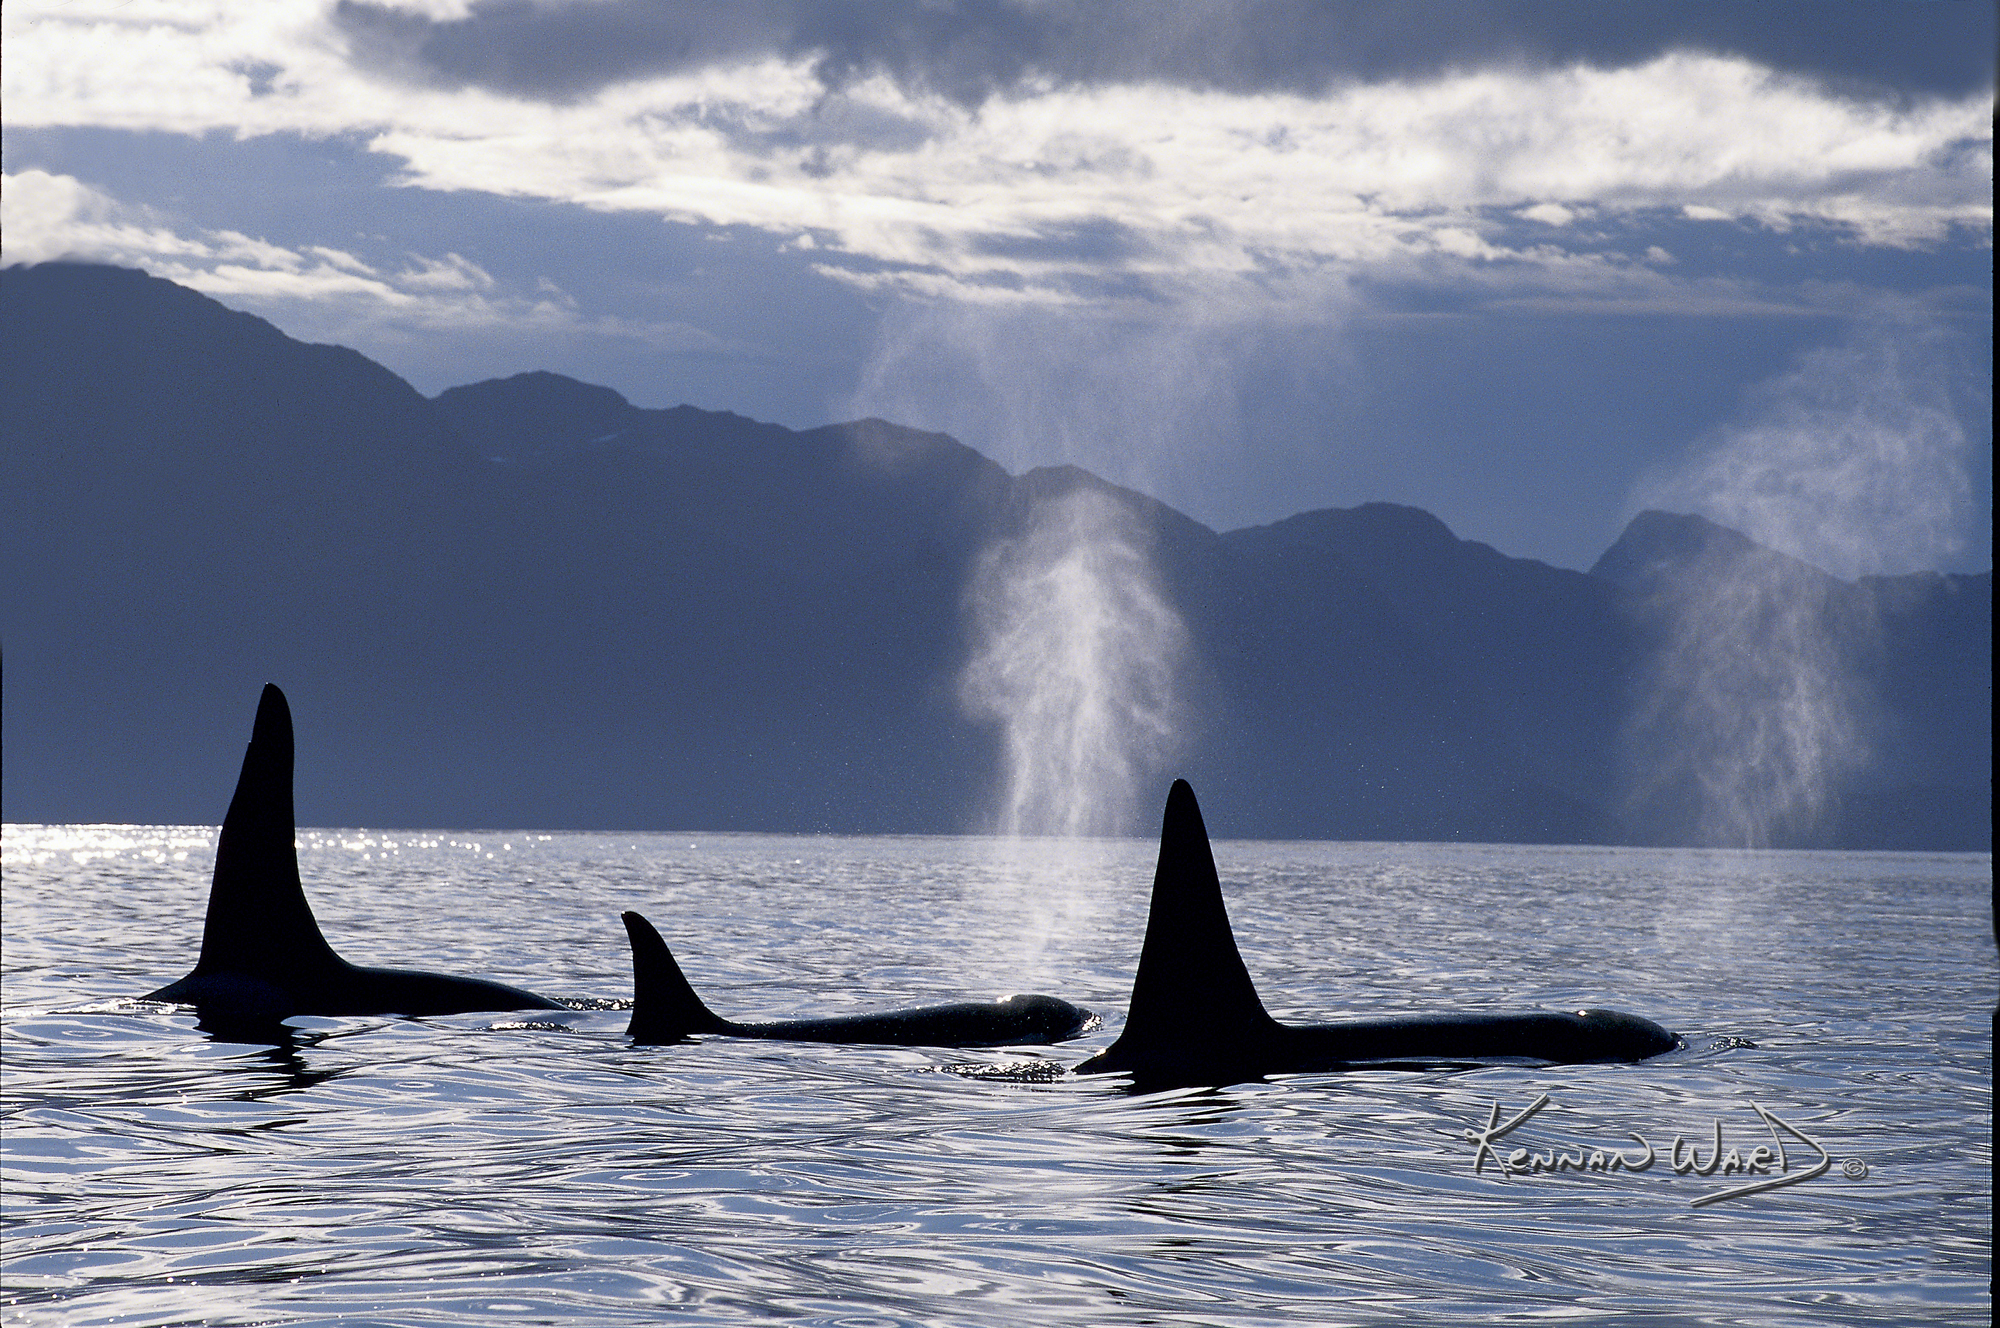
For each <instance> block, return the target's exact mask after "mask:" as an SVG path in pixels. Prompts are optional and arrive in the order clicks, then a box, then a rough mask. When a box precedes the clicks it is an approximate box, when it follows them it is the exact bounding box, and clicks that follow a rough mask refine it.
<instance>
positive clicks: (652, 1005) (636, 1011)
mask: <svg viewBox="0 0 2000 1328" xmlns="http://www.w3.org/2000/svg"><path fill="white" fill-rule="evenodd" d="M621 916H623V918H624V919H625V932H626V934H627V935H628V936H630V937H631V938H632V1023H631V1025H630V1026H629V1027H628V1028H627V1029H626V1030H625V1031H626V1032H627V1033H628V1034H629V1035H630V1036H631V1038H632V1041H633V1042H634V1043H635V1044H637V1045H640V1046H662V1045H665V1044H667V1043H672V1042H681V1041H685V1040H686V1039H687V1038H688V1037H690V1036H692V1035H694V1034H697V1033H714V1034H721V1035H722V1036H725V1037H741V1038H770V1039H774V1040H777V1041H782V1042H870V1043H876V1044H878V1045H882V1046H892V1047H1011V1046H1026V1045H1029V1044H1038V1043H1049V1042H1061V1041H1064V1040H1066V1039H1068V1038H1073V1037H1075V1036H1076V1035H1077V1034H1079V1033H1081V1032H1083V1031H1084V1030H1085V1029H1087V1028H1089V1027H1091V1026H1092V1025H1093V1024H1094V1023H1095V1022H1096V1021H1095V1018H1094V1016H1092V1015H1091V1013H1090V1012H1089V1011H1088V1010H1079V1009H1078V1008H1077V1007H1075V1006H1074V1005H1071V1004H1070V1003H1069V1002H1068V1001H1062V1000H1057V999H1056V998H1055V997H1053V996H1009V997H1008V998H1007V999H1006V1000H1004V1001H959V1002H956V1003H954V1004H950V1005H926V1006H921V1007H919V1008H917V1009H913V1010H890V1011H887V1012H886V1013H883V1014H850V1015H839V1016H836V1017H833V1018H828V1019H779V1020H772V1021H769V1022H762V1021H760V1022H758V1023H753V1024H739V1023H736V1022H735V1021H734V1020H730V1019H724V1018H722V1017H721V1016H720V1015H718V1014H716V1013H714V1012H713V1011H711V1010H710V1009H709V1008H708V1007H707V1006H706V1005H704V1004H702V999H701V997H699V996H697V995H695V991H694V988H693V987H692V986H690V985H689V984H688V980H687V977H686V976H685V975H684V974H683V973H682V972H681V966H680V965H679V964H678V963H676V962H675V961H674V953H673V951H672V950H669V949H668V948H667V943H666V942H665V941H664V940H662V939H661V938H660V933H659V932H658V931H657V930H655V929H654V927H653V924H652V923H650V922H648V921H646V919H645V918H644V917H643V916H641V915H640V914H638V913H625V914H622V915H621Z"/></svg>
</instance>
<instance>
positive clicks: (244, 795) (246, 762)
mask: <svg viewBox="0 0 2000 1328" xmlns="http://www.w3.org/2000/svg"><path fill="white" fill-rule="evenodd" d="M296 833H297V831H296V827H295V826H294V824H293V821H292V711H291V707H290V706H288V705H286V704H285V694H284V693H283V692H281V691H279V690H278V689H277V687H275V686H273V685H272V684H270V683H266V684H265V685H264V695H263V697H262V698H261V699H260V700H259V701H258V703H257V724H256V727H255V728H254V729H252V730H251V733H250V747H249V750H248V751H246V752H244V754H243V772H242V774H241V775H239V776H238V777H237V780H236V796H234V797H233V798H231V799H230V800H229V813H228V815H226V816H225V817H223V820H222V835H221V838H220V839H219V840H218V841H217V843H216V846H215V878H214V882H213V884H211V885H210V887H209V891H208V920H207V922H206V923H205V924H204V925H203V927H202V933H201V960H200V962H199V963H197V964H196V965H195V968H194V972H193V973H191V974H189V976H190V977H201V976H204V975H207V974H212V973H247V974H252V975H256V976H260V977H271V978H277V979H282V980H285V981H287V982H291V983H295V982H296V980H297V979H299V978H301V977H310V976H312V975H314V974H317V973H322V972H324V971H326V970H327V969H328V968H332V967H338V966H340V965H341V959H340V957H339V956H338V955H336V954H335V953H334V952H333V947H331V946H329V945H328V944H327V943H326V938H325V937H324V936H321V935H320V931H319V924H318V923H317V922H316V921H314V920H313V914H312V908H311V906H310V905H308V904H307V903H306V892H305V888H304V887H303V886H302V885H301V884H300V883H299V855H298V850H297V848H296V847H295V845H294V842H293V841H294V837H295V835H296Z"/></svg>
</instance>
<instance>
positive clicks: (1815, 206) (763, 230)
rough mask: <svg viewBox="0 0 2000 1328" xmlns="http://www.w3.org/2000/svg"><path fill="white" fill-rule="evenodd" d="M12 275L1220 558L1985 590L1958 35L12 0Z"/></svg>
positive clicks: (1789, 19)
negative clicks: (1362, 552) (1210, 548)
mask: <svg viewBox="0 0 2000 1328" xmlns="http://www.w3.org/2000/svg"><path fill="white" fill-rule="evenodd" d="M5 25H6V27H5V42H6V51H7V59H6V62H5V71H4V76H5V87H4V96H5V105H6V129H5V133H6V137H5V148H6V170H7V178H6V191H5V207H6V214H5V227H6V230H5V246H6V247H5V257H6V261H8V262H10V263H13V262H25V261H38V260H44V259H51V258H57V257H65V256H67V257H80V258H87V259H92V260H98V261H108V262H115V263H120V264H125V265H129V266H135V267H141V268H144V269H146V270H147V271H149V272H152V273H154V274H156V275H159V276H163V277H168V278H170V279H172V280H175V281H178V282H182V283H184V284H187V285H190V286H193V287H195V288H197V289H199V290H202V291H204V292H206V293H208V294H210V295H213V296H215V297H216V298H218V299H220V300H222V301H223V302H225V303H227V304H230V305H232V306H234V307H237V308H242V309H246V310H249V311H251V312H255V313H258V314H260V315H262V316H265V317H267V318H270V319H271V320H272V321H274V322H275V323H277V324H278V325H279V326H280V327H282V328H283V329H285V330H286V331H287V332H289V333H291V334H293V335H294V336H299V337H303V338H306V339H309V340H321V341H337V342H340V343H342V344H346V345H351V346H354V347H355V348H357V349H359V350H361V351H362V352H364V353H365V354H367V355H369V356H371V357H373V358H375V359H377V360H380V361H381V362H382V363H384V364H386V365H388V366H389V367H390V368H392V369H394V370H395V371H396V372H398V373H400V374H402V375H404V376H405V377H407V378H408V379H409V380H410V381H411V382H413V383H415V384H416V385H417V386H418V387H419V388H420V389H422V390H423V391H425V392H426V393H435V392H438V391H440V390H442V389H444V388H446V387H448V386H452V385H456V384H460V383H466V382H471V381H475V380H478V379H483V378H489V377H496V376H503V375H507V374H512V373H516V372H520V371H522V370H525V369H530V368H545V369H552V370H555V371H558V372H562V373H566V374H569V375H572V376H574V377H576V378H580V379H583V380H585V381H588V382H594V383H602V384H606V385H609V386H612V387H615V388H617V389H618V390H619V391H621V392H623V393H624V394H625V395H626V396H628V397H629V398H630V399H631V400H633V401H634V402H636V403H638V404H640V405H645V406H667V405H673V404H676V403H679V402H683V401H685V402H690V403H693V404H696V405H700V406H703V407H707V408H710V409H727V410H732V411H736V412H739V413H741V414H744V415H748V416H751V417H754V418H759V419H765V420H772V421H776V422H779V423H785V424H788V425H792V426H795V427H803V426H809V425H815V424H819V423H824V422H826V421H829V420H835V419H846V418H854V417H859V416H864V415H878V416H882V417H884V418H888V419H891V420H894V421H896V422H898V423H902V424H907V425H912V426H917V427H922V428H929V429H937V430H942V431H946V432H949V433H951V434H953V435H954V436H956V437H958V438H960V439H961V440H963V441H964V442H966V443H968V444H969V445H971V446H973V447H975V448H978V449H979V450H981V451H983V452H985V453H986V454H988V455H989V456H992V457H994V458H995V459H996V460H998V461H1000V462H1001V463H1002V464H1004V465H1006V466H1008V467H1009V468H1010V469H1013V470H1017V471H1018V470H1021V469H1024V468H1026V467H1029V466H1033V465H1040V464H1049V463H1056V462H1072V463H1075V464H1077V465H1081V466H1084V467H1087V468H1089V469H1091V470H1093V471H1096V472H1097V473H1099V474H1101V475H1103V476H1105V477H1106V478H1109V479H1111V480H1113V481H1115V482H1119V483H1124V484H1128V485H1131V486H1132V487H1135V488H1138V489H1141V490H1143V491H1145V492H1147V493H1150V494H1152V495H1154V496H1156V497H1158V498H1160V499H1162V500H1164V501H1166V502H1168V503H1170V504H1172V505H1174V506H1176V507H1178V508H1180V509H1181V510H1183V511H1186V512H1188V513H1189V514H1190V515H1193V516H1194V517H1196V518H1197V519H1199V520H1201V521H1204V522H1206V523H1208V524H1210V525H1211V526H1214V527H1216V528H1218V529H1229V528H1234V527H1239V526H1244V525H1251V524H1258V523H1264V522H1269V521H1274V520H1277V519H1280V518H1282V517H1285V516H1288V515H1291V514H1292V513H1295V512H1299V511H1303V510H1308V509H1312V508H1320V507H1332V506H1352V505H1354V504H1357V503H1361V502H1364V501H1368V500H1373V499H1386V500H1391V501H1396V502H1402V503H1408V504H1411V505H1414V506H1418V507H1422V508H1425V509H1427V510H1429V511H1431V512H1433V513H1435V514H1436V515H1438V516H1439V517H1441V518H1442V519H1443V520H1444V521H1445V522H1446V523H1447V524H1449V525H1450V526H1451V528H1452V529H1453V530H1454V531H1455V532H1456V533H1458V534H1459V535H1461V536H1464V537H1468V538H1472V539H1479V540H1484V541H1486V542H1488V543H1490V544H1492V545H1494V546H1495V547H1497V548H1499V549H1501V550H1502V551H1504V552H1506V553H1508V554H1510V555H1514V556H1523V557H1534V558H1540V559H1543V560H1546V561H1549V562H1552V563H1554V564H1556V565H1558V566H1563V567H1570V568H1586V567H1588V566H1590V565H1591V563H1592V561H1593V560H1594V559H1595V558H1596V557H1597V556H1598V555H1599V554H1600V553H1601V552H1602V551H1603V550H1604V549H1605V548H1606V547H1607V546H1608V545H1609V544H1610V543H1611V541H1612V540H1613V539H1615V538H1616V536H1617V534H1618V532H1619V530H1620V529H1621V528H1622V527H1623V525H1624V523H1625V521H1626V520H1627V518H1629V517H1630V516H1631V515H1632V513H1633V512H1635V511H1637V510H1639V509H1640V508H1641V507H1645V506H1664V507H1670V508H1673V509H1674V510H1683V511H1698V512H1702V513H1703V514H1705V515H1708V516H1711V517H1713V518H1714V519H1715V520H1717V521H1720V522H1722V523H1724V524H1726V525H1731V526H1733V527H1734V528H1737V529H1741V530H1744V531H1745V532H1746V533H1748V534H1750V535H1752V536H1753V537H1755V538H1757V539H1760V540H1763V541H1765V542H1767V543H1770V544H1772V545H1773V546H1774V547H1777V548H1780V549H1782V550H1785V551H1787V552H1791V553H1795V554H1797V555H1798V556H1800V557H1803V558H1807V559H1809V560H1814V561H1817V562H1819V563H1820V565H1823V566H1825V567H1827V569H1828V570H1830V571H1833V572H1835V573H1836V574H1838V575H1842V576H1853V575H1856V574H1858V573H1868V572H1900V571H1909V570H1914V569H1918V568H1925V567H1938V568H1946V569H1958V570H1971V569H1983V568H1985V567H1986V566H1988V565H1989V564H1990V560H1991V536H1990V530H1991V467H1990V453H1991V448H1990V442H1991V426H1990V424H1989V423H1988V421H1989V418H1990V410H1989V404H1990V403H1989V400H1988V397H1989V395H1990V391H1989V382H1990V378H1989V373H1988V365H1989V364H1990V357H1991V330H1990V329H1991V295H1990V276H1991V238H1992V209H1991V180H1992V130H1991V117H1992V111H1993V50H1994V16H1993V8H1992V6H1991V5H1990V4H1984V3H1952V2H1950V0H1938V2H1932V3H1926V2H1912V3H1879V4H1878V3H1868V4H1838V3H1833V4H1786V3H1770V4H1754V5H1752V4H1700V3H1672V4H1652V3H1633V4H1620V5H1615V6H1579V5H1537V4H1509V3H1452V4H1444V5H1427V6H1407V5H1400V4H1389V3H1333V4H1302V3H1301V4H1290V3H1282V2H1273V3H1243V2H1239V3H1214V4H1193V5H1181V6H1173V7H1160V6H1154V5H1131V4H1116V3H1112V4H1092V5H1072V4H1051V3H993V4H983V5H958V6H939V5H932V4H917V3H880V4H868V5H845V4H843V5H836V4H816V3H780V2H772V3H758V4H745V5H726V6H708V5H699V6H697V5H685V6H663V5H658V4H653V3H639V2H638V0H588V2H575V3H512V4H478V3H472V4H467V3H459V2H457V0H412V2H410V3H386V4H362V3H340V4H326V3H322V2H320V0H289V2H283V0H271V2H269V3H260V4H257V5H254V6H243V5H220V4H213V5H210V4H201V3H195V2H193V0H188V2H184V3H146V2H145V0H139V2H137V3H109V2H108V0H107V2H105V3H92V2H91V0H81V2H78V3H62V4H55V3H34V2H33V0H15V2H14V3H10V4H8V5H7V6H6V8H5Z"/></svg>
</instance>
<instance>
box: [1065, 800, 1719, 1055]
mask: <svg viewBox="0 0 2000 1328" xmlns="http://www.w3.org/2000/svg"><path fill="white" fill-rule="evenodd" d="M1678 1045H1679V1039H1678V1038H1677V1037H1675V1036H1674V1034H1672V1033H1669V1032H1668V1031H1667V1030H1666V1029H1664V1028H1661V1027H1660V1026H1659V1025H1658V1024H1655V1023H1653V1022H1652V1021H1651V1020H1649V1019H1641V1018H1640V1017H1639V1016H1637V1015H1631V1014H1621V1013H1619V1012H1618V1011H1616V1010H1579V1011H1577V1012H1575V1013H1574V1014H1571V1013H1556V1012H1532V1013H1525V1014H1423V1015H1401V1016H1395V1017H1391V1018H1384V1019H1356V1020H1348V1021H1344V1022H1341V1023H1333V1024H1316V1025H1310V1026H1306V1027H1294V1026H1291V1025H1286V1024H1281V1023H1279V1022H1278V1021H1277V1020H1275V1019H1273V1018H1272V1017H1271V1016H1270V1014H1269V1013H1267V1012H1266V1011H1265V1009H1264V1004H1263V1002H1262V1001H1260V1000H1258V999H1257V989H1256V988H1255V986H1253V985H1252V984H1251V981H1250V973H1249V970H1248V969H1246V968H1245V967H1244V966H1243V956H1242V955H1241V954H1239V953H1238V952H1237V949H1236V937H1235V935H1234V934H1233V933H1232V932H1231V931H1230V929H1229V914H1228V912H1227V911H1226V910H1225V909H1224V907H1223V903H1222V883H1221V881H1220V880H1219V879H1218V878H1217V876H1216V871H1215V856H1214V854H1213V852H1212V851H1211V850H1210V848H1209V843H1208V830H1207V827H1206V826H1204V825H1203V823H1202V819H1201V807H1200V806H1199V804H1197V803H1196V802H1195V797H1194V790H1193V789H1192V788H1190V787H1189V786H1188V784H1187V781H1186V780H1179V779H1177V780H1175V781H1174V786H1173V789H1172V790H1171V791H1170V792H1169V793H1168V794H1167V808H1166V814H1165V816H1164V817H1163V819H1162V822H1161V826H1160V861H1159V866H1158V868H1157V869H1156V870H1155V872H1154V875H1153V902H1152V911H1151V913H1150V915H1149V916H1148V917H1147V919H1146V940H1145V944H1144V947H1143V948H1142V949H1141V951H1140V954H1139V971H1138V973H1137V975H1136V976H1135V977H1134V978H1133V980H1132V1003H1131V1008H1130V1009H1129V1010H1128V1011H1127V1013H1126V1016H1125V1027H1124V1029H1123V1030H1122V1031H1121V1032H1120V1033H1119V1035H1118V1038H1117V1040H1116V1041H1115V1042H1113V1043H1112V1044H1111V1045H1110V1046H1109V1047H1107V1048H1105V1049H1104V1050H1103V1051H1101V1052H1099V1053H1098V1054H1097V1055H1095V1056H1093V1057H1091V1058H1090V1059H1089V1060H1087V1061H1085V1062H1084V1063H1083V1064H1081V1065H1079V1066H1077V1067H1076V1070H1077V1073H1079V1074H1105V1073H1115V1072H1121V1071H1122V1072H1125V1073H1128V1074H1130V1075H1131V1076H1132V1078H1133V1082H1134V1084H1135V1086H1143V1087H1145V1088H1179V1087H1193V1086H1197V1085H1221V1084H1231V1083H1241V1082H1243V1081H1245V1080H1249V1079H1258V1078H1262V1077H1263V1076H1264V1075H1267V1074H1286V1073H1294V1072H1301V1071H1318V1070H1344V1069H1361V1068H1369V1067H1378V1068H1379V1067H1383V1066H1385V1065H1388V1064H1394V1065H1402V1066H1419V1065H1429V1066H1436V1065H1453V1064H1464V1063H1467V1062H1474V1063H1476V1062H1480V1061H1484V1060H1489V1059H1492V1058H1498V1057H1519V1058H1527V1059H1533V1060H1539V1061H1548V1062H1553V1063H1557V1064H1564V1065H1584V1064H1591V1063H1594V1062H1602V1061H1641V1060H1644V1059H1646V1058H1647V1057H1648V1056H1657V1055H1659V1054H1660V1053H1661V1052H1664V1051H1670V1050H1672V1049H1673V1048H1674V1047H1676V1046H1678Z"/></svg>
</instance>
